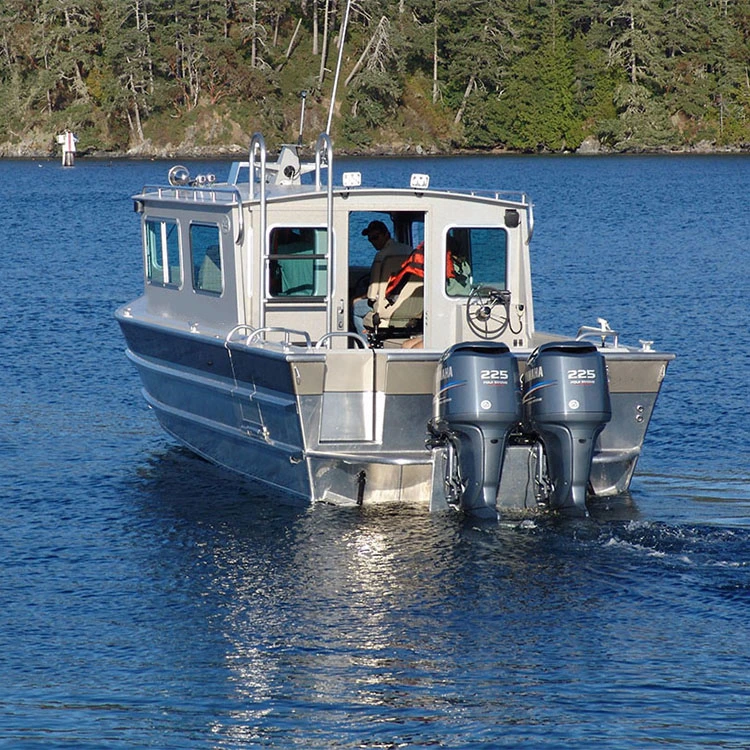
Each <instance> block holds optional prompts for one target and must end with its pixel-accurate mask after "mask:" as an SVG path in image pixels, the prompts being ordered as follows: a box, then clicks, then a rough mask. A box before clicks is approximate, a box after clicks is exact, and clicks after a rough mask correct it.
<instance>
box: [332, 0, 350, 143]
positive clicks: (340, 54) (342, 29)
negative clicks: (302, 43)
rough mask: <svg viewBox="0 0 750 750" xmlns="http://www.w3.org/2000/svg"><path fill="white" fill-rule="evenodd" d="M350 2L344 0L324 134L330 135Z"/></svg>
mask: <svg viewBox="0 0 750 750" xmlns="http://www.w3.org/2000/svg"><path fill="white" fill-rule="evenodd" d="M351 5H352V0H346V10H345V11H344V22H343V23H342V24H341V35H340V38H339V59H338V61H337V62H336V75H335V76H334V78H333V91H332V92H331V107H330V109H329V110H328V124H327V125H326V134H327V135H331V120H333V108H334V107H335V106H336V89H337V88H338V85H339V73H340V72H341V61H342V59H343V57H344V42H346V27H347V26H348V25H349V9H350V8H351Z"/></svg>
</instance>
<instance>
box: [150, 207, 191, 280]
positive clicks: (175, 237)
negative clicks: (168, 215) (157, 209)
mask: <svg viewBox="0 0 750 750" xmlns="http://www.w3.org/2000/svg"><path fill="white" fill-rule="evenodd" d="M144 240H145V243H146V278H147V279H148V281H149V283H150V284H162V285H164V286H171V287H178V286H179V285H180V283H181V281H182V269H181V267H180V232H179V227H178V226H177V222H176V221H174V220H171V219H146V224H145V231H144Z"/></svg>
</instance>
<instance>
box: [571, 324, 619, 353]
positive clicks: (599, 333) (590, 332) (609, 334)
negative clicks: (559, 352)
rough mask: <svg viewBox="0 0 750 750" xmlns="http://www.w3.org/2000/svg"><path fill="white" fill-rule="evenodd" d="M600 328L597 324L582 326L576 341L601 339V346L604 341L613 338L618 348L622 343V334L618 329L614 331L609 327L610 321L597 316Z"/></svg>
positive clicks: (614, 344)
mask: <svg viewBox="0 0 750 750" xmlns="http://www.w3.org/2000/svg"><path fill="white" fill-rule="evenodd" d="M596 321H597V323H599V328H596V327H595V326H581V327H580V328H579V329H578V334H577V335H576V341H589V340H593V339H599V340H600V341H601V344H600V345H601V346H604V342H605V341H606V340H607V339H608V338H611V339H612V345H613V346H614V347H615V348H617V347H618V346H619V345H620V334H619V333H618V332H617V331H613V330H612V329H611V328H610V327H609V323H608V322H607V321H606V320H605V319H604V318H597V319H596Z"/></svg>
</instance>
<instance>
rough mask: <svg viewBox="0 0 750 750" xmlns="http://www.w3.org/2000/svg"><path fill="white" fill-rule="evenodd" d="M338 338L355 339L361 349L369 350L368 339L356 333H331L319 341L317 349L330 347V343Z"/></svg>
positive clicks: (316, 345) (324, 335)
mask: <svg viewBox="0 0 750 750" xmlns="http://www.w3.org/2000/svg"><path fill="white" fill-rule="evenodd" d="M336 336H341V337H344V338H350V339H354V341H356V342H357V343H358V344H359V348H360V349H367V339H366V338H365V337H364V336H362V334H360V333H356V332H355V331H331V332H330V333H325V334H323V335H322V336H321V337H320V338H319V339H318V341H317V342H316V344H315V348H316V349H322V348H323V346H324V345H325V346H328V342H329V341H330V340H331V339H332V338H334V337H336Z"/></svg>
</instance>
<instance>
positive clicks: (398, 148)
mask: <svg viewBox="0 0 750 750" xmlns="http://www.w3.org/2000/svg"><path fill="white" fill-rule="evenodd" d="M248 141H249V136H248ZM748 152H750V144H737V145H729V146H717V145H716V144H715V143H711V142H709V141H701V142H699V143H696V144H692V145H690V146H687V147H679V148H678V147H670V146H663V147H659V148H654V149H644V148H638V149H632V148H623V149H614V148H611V147H609V146H606V145H604V144H602V143H601V142H600V141H599V140H598V139H597V138H596V137H594V136H589V137H587V138H586V139H585V140H584V141H583V142H582V143H581V145H580V146H579V147H578V148H577V149H575V151H571V152H565V153H575V154H580V155H593V156H597V155H608V154H609V155H612V154H633V153H640V154H644V153H651V154H740V153H748ZM246 153H247V145H240V144H237V143H232V144H226V145H211V146H198V145H196V144H195V143H192V142H183V143H180V144H178V145H173V144H167V145H166V146H156V145H154V144H153V143H152V142H151V141H150V140H145V141H143V143H141V144H139V145H138V146H135V147H133V148H130V149H128V150H126V151H116V150H112V151H109V150H97V149H92V148H86V146H85V144H79V148H78V152H77V154H76V156H77V157H78V158H81V157H83V158H95V159H210V158H224V157H233V156H240V155H242V154H246ZM345 153H347V155H361V156H426V155H429V156H451V155H459V154H471V153H497V154H503V153H514V152H511V151H508V150H506V149H503V148H497V149H492V150H489V151H477V150H469V149H460V148H450V147H447V148H446V147H441V146H438V145H435V144H430V145H426V146H423V145H413V144H407V143H391V144H379V145H374V146H372V147H369V148H367V149H362V150H359V151H357V152H351V151H348V152H345ZM515 153H517V152H515ZM59 156H60V150H59V146H58V145H57V143H56V140H55V137H54V136H52V135H46V134H45V135H41V136H39V135H37V136H31V137H28V138H25V139H22V140H20V141H18V142H13V143H10V142H6V143H0V158H1V159H51V158H59Z"/></svg>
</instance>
